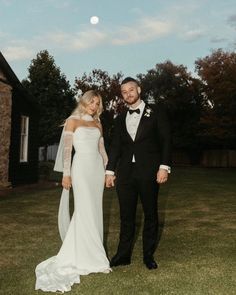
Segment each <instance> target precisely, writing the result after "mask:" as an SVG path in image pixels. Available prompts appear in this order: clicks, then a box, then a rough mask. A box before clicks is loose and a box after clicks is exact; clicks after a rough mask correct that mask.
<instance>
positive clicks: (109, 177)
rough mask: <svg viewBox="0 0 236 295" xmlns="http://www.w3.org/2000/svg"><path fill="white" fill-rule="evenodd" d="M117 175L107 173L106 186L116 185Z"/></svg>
mask: <svg viewBox="0 0 236 295" xmlns="http://www.w3.org/2000/svg"><path fill="white" fill-rule="evenodd" d="M115 179H116V177H115V175H106V179H105V182H106V187H113V186H115Z"/></svg>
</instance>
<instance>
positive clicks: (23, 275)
mask: <svg viewBox="0 0 236 295" xmlns="http://www.w3.org/2000/svg"><path fill="white" fill-rule="evenodd" d="M60 191H61V189H60V188H58V187H53V185H51V187H45V186H44V187H43V186H35V187H33V188H32V187H31V188H30V189H29V188H28V189H27V188H17V189H13V190H12V191H9V194H8V196H2V197H0V223H1V230H0V241H1V242H0V257H1V258H0V294H4V295H8V294H9V295H10V294H11V295H18V294H20V295H32V294H52V293H43V292H41V291H34V284H35V275H34V270H35V266H36V265H37V264H38V263H39V262H41V261H42V260H45V259H46V258H48V257H50V256H52V255H55V254H56V253H57V251H58V250H59V247H60V245H61V241H60V238H59V234H58V229H57V210H58V204H59V197H60ZM235 204H236V170H235V169H200V168H175V169H173V173H172V174H171V178H170V181H169V182H168V184H166V185H164V186H162V188H161V191H160V194H159V216H160V241H159V246H158V249H157V251H156V255H155V257H156V259H157V261H158V263H159V269H158V270H152V271H149V270H147V269H146V268H145V267H144V265H143V263H142V237H141V236H142V210H141V207H140V205H139V207H138V212H137V234H136V243H135V248H134V253H133V256H132V264H131V265H130V266H124V267H118V268H115V269H114V270H113V272H112V273H110V274H91V275H88V276H82V277H81V284H79V285H74V286H73V287H72V291H71V292H70V293H69V294H71V295H74V294H80V295H82V294H89V295H92V294H101V295H102V294H103V295H104V294H105V295H106V294H109V295H110V294H111V295H112V294H114V295H115V294H122V295H126V294H129V295H132V294H135V295H139V294H140V295H148V294H155V295H158V294H160V295H161V294H167V295H169V294H176V295H191V294H199V295H204V294H207V295H208V294H212V295H217V294H219V295H230V294H236V259H235V258H236V249H235V245H236V243H235V236H236V235H235V229H236V222H235V221H236V220H235V219H236V214H235V212H236V210H235ZM104 223H105V224H104V227H105V245H106V248H107V250H108V255H109V257H111V256H112V255H113V254H115V251H116V246H117V243H118V236H119V210H118V203H117V198H116V194H115V191H114V190H106V191H105V194H104Z"/></svg>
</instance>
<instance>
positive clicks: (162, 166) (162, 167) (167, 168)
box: [159, 165, 171, 173]
mask: <svg viewBox="0 0 236 295" xmlns="http://www.w3.org/2000/svg"><path fill="white" fill-rule="evenodd" d="M159 169H164V170H167V172H168V173H171V168H170V166H167V165H160V166H159Z"/></svg>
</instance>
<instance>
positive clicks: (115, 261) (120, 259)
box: [110, 256, 131, 267]
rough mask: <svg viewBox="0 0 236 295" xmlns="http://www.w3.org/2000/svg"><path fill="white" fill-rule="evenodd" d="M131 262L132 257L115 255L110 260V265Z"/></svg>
mask: <svg viewBox="0 0 236 295" xmlns="http://www.w3.org/2000/svg"><path fill="white" fill-rule="evenodd" d="M130 263H131V261H130V258H127V257H118V256H114V257H113V258H112V259H111V261H110V267H113V266H119V265H129V264H130Z"/></svg>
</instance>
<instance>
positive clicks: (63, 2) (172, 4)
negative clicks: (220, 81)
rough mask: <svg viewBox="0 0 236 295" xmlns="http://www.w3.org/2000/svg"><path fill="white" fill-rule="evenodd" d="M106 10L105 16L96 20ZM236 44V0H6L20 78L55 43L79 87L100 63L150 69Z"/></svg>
mask: <svg viewBox="0 0 236 295" xmlns="http://www.w3.org/2000/svg"><path fill="white" fill-rule="evenodd" d="M91 16H98V17H99V23H98V24H96V25H93V24H91V23H90V17H91ZM217 48H222V49H224V50H228V51H236V1H235V0H224V1H222V0H185V1H184V0H146V1H144V0H119V1H112V0H97V1H95V0H93V1H92V0H21V1H19V0H0V51H1V52H2V53H3V55H4V56H5V58H6V59H7V61H8V63H9V64H10V66H11V67H12V69H13V71H14V72H15V74H16V75H17V76H18V78H19V80H22V79H24V78H26V77H27V75H28V67H29V65H30V62H31V60H32V59H33V58H35V57H36V55H37V53H38V52H40V51H41V50H45V49H47V50H48V51H49V54H50V55H52V56H53V57H54V59H55V63H56V65H57V66H58V67H60V69H61V71H62V73H64V74H65V75H66V77H67V79H68V80H69V81H70V83H71V85H72V86H73V84H74V81H75V78H76V77H81V76H82V74H83V73H86V74H89V73H90V72H91V71H92V70H93V69H95V68H96V69H102V70H104V71H107V72H108V73H109V74H110V75H113V74H116V73H118V72H122V73H123V74H124V76H133V77H135V76H136V75H137V74H139V73H142V74H145V73H147V71H148V70H149V69H152V68H154V67H155V65H156V64H157V63H162V62H165V61H166V60H171V61H172V62H173V63H174V64H177V65H180V64H183V65H184V66H186V67H187V69H188V71H190V72H191V73H192V74H193V75H195V74H194V62H195V61H196V60H197V59H198V58H203V57H205V56H207V55H209V54H211V52H212V50H214V49H217Z"/></svg>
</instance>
